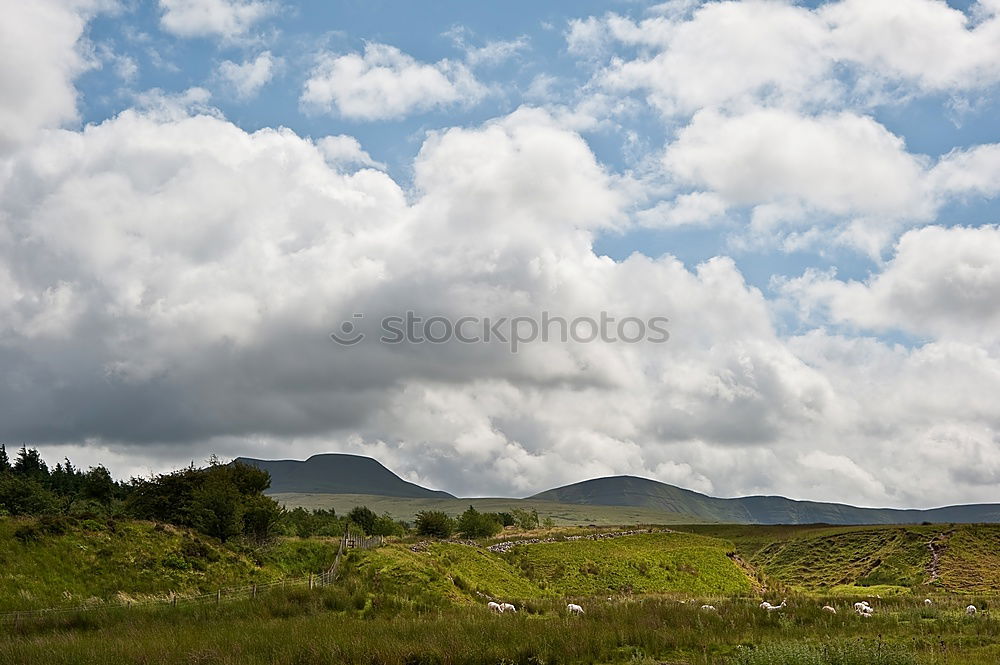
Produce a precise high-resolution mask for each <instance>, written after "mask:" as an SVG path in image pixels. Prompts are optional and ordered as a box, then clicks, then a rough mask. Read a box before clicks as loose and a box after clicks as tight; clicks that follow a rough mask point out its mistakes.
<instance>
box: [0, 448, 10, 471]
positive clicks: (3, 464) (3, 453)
mask: <svg viewBox="0 0 1000 665" xmlns="http://www.w3.org/2000/svg"><path fill="white" fill-rule="evenodd" d="M7 471H10V458H9V457H7V446H5V445H3V444H2V443H0V473H6V472H7Z"/></svg>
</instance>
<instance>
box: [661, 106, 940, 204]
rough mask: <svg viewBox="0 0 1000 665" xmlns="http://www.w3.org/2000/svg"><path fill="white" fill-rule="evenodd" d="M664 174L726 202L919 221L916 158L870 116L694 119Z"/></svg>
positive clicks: (706, 114)
mask: <svg viewBox="0 0 1000 665" xmlns="http://www.w3.org/2000/svg"><path fill="white" fill-rule="evenodd" d="M664 162H665V165H666V167H667V169H668V170H669V171H670V172H671V173H673V174H675V175H676V176H677V177H679V178H681V179H682V180H684V181H685V182H689V183H692V184H695V185H700V186H703V187H707V188H709V189H711V190H712V191H715V192H717V193H719V194H720V195H721V196H722V197H723V198H724V199H725V200H726V201H727V202H728V203H729V204H731V205H745V206H746V205H757V204H761V203H769V202H775V201H777V202H792V203H800V204H803V205H806V206H807V207H809V208H813V209H818V210H821V211H824V212H828V213H832V214H836V215H850V214H873V215H889V216H893V217H898V216H904V215H908V216H925V215H926V203H925V201H924V200H923V199H924V192H923V190H922V188H921V185H922V182H921V176H922V174H923V170H924V169H923V166H924V165H923V161H922V160H921V159H919V158H918V157H915V156H914V155H911V154H909V153H907V152H906V149H905V146H904V144H903V141H902V140H901V139H900V138H899V137H897V136H894V135H893V134H891V133H890V132H889V131H888V130H886V129H885V127H883V126H882V125H880V124H878V123H877V122H875V121H874V120H872V119H871V118H867V117H863V116H858V115H854V114H851V113H838V114H830V115H822V116H817V117H806V116H800V115H797V114H795V113H791V112H788V111H779V110H773V109H760V110H756V111H752V112H749V113H746V114H744V115H736V116H727V115H723V114H719V113H716V112H713V111H703V112H701V113H698V114H697V115H695V117H694V119H693V120H692V122H691V124H690V125H688V126H687V127H685V128H684V129H682V130H681V131H680V133H679V134H678V137H677V140H676V141H675V142H674V143H672V144H671V145H670V146H668V148H667V152H666V155H665V158H664Z"/></svg>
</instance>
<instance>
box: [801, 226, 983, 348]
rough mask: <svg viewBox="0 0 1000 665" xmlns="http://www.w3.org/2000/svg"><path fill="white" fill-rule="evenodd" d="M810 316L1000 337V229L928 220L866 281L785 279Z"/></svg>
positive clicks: (952, 335)
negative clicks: (933, 223) (934, 223)
mask: <svg viewBox="0 0 1000 665" xmlns="http://www.w3.org/2000/svg"><path fill="white" fill-rule="evenodd" d="M782 290H783V292H784V293H785V295H786V296H787V297H789V298H790V299H792V300H793V301H794V302H795V303H796V304H797V305H798V306H799V307H800V308H801V309H802V310H803V311H804V313H805V315H806V316H811V315H813V314H814V313H815V314H822V315H825V316H826V317H828V318H829V319H830V320H831V321H833V322H835V323H838V324H848V325H852V326H857V327H859V328H862V329H866V330H876V331H883V332H884V331H888V330H903V331H906V332H909V333H912V334H916V335H927V336H932V337H935V338H938V339H953V340H955V339H957V340H972V341H986V342H996V341H998V340H1000V334H998V332H997V331H1000V229H998V228H997V227H995V226H986V227H980V228H966V227H953V228H944V227H940V226H929V227H924V228H921V229H916V230H913V231H909V232H907V233H906V234H905V235H903V237H902V238H901V239H900V240H899V243H898V245H897V246H896V251H895V255H894V256H893V258H892V259H891V260H890V261H889V262H888V263H887V264H886V266H885V268H884V269H883V270H882V271H881V272H879V273H878V274H876V275H873V276H872V277H871V278H870V279H869V280H867V281H865V282H858V281H850V282H844V281H840V280H837V279H835V278H834V277H833V276H831V275H824V274H820V273H816V272H809V273H807V274H806V275H804V276H802V277H800V278H797V279H793V280H789V281H787V282H785V283H784V284H783V285H782Z"/></svg>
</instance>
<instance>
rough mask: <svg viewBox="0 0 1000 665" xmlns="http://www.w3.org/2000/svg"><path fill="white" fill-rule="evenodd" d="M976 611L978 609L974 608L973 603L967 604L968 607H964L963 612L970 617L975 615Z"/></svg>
mask: <svg viewBox="0 0 1000 665" xmlns="http://www.w3.org/2000/svg"><path fill="white" fill-rule="evenodd" d="M976 612H978V610H977V609H976V606H975V605H969V606H968V607H966V608H965V613H966V614H967V615H969V616H970V617H971V616H975V614H976Z"/></svg>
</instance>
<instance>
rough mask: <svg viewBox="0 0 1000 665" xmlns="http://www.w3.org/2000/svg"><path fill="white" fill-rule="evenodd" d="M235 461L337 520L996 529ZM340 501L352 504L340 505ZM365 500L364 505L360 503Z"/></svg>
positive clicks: (343, 462)
mask: <svg viewBox="0 0 1000 665" xmlns="http://www.w3.org/2000/svg"><path fill="white" fill-rule="evenodd" d="M236 461H239V462H243V463H245V464H251V465H253V466H257V467H259V468H262V469H265V470H267V471H268V472H269V473H270V474H271V487H270V489H269V490H268V493H269V494H271V495H272V496H274V497H275V498H276V499H278V500H279V501H281V502H282V503H284V504H285V505H286V506H289V507H295V506H302V507H305V508H334V509H336V510H337V511H338V512H346V511H347V510H350V508H352V507H353V506H355V505H368V507H369V508H372V509H373V510H375V511H376V512H378V513H383V512H388V513H389V514H390V515H392V516H393V517H394V518H396V519H403V520H411V519H413V516H414V515H415V514H416V513H417V512H419V511H421V510H444V511H445V512H450V513H454V514H458V513H460V512H461V511H462V510H465V508H467V507H468V506H469V504H470V503H471V504H472V505H475V506H476V508H477V509H478V510H488V511H496V510H508V509H510V508H515V507H519V508H531V507H535V508H537V509H538V510H539V512H543V510H544V512H546V513H547V514H548V515H549V516H551V517H552V518H553V519H554V520H556V522H557V523H560V524H598V525H601V524H628V523H632V524H635V523H639V522H641V523H649V524H667V523H678V522H690V523H696V522H702V523H717V522H723V523H733V524H834V525H853V524H872V525H874V524H921V523H923V522H927V523H948V522H955V523H968V524H973V523H1000V504H969V505H958V506H944V507H941V508H933V509H929V510H916V509H897V508H861V507H857V506H850V505H847V504H842V503H825V502H820V501H797V500H794V499H787V498H785V497H781V496H747V497H736V498H728V499H727V498H718V497H711V496H707V495H705V494H701V493H699V492H695V491H692V490H687V489H683V488H681V487H675V486H673V485H668V484H666V483H661V482H659V481H656V480H650V479H648V478H639V477H635V476H612V477H607V478H596V479H593V480H585V481H582V482H579V483H573V484H571V485H566V486H563V487H557V488H554V489H550V490H546V491H544V492H540V493H538V494H535V495H532V496H530V497H527V498H526V499H515V498H467V499H460V498H456V497H455V496H453V495H451V494H449V493H447V492H443V491H440V490H431V489H426V488H424V487H421V486H419V485H416V484H414V483H410V482H407V481H405V480H403V479H402V478H400V477H399V476H397V475H396V474H394V473H393V472H391V471H390V470H389V469H387V468H385V467H384V466H382V464H380V463H379V462H377V461H376V460H374V459H371V458H369V457H360V456H357V455H344V454H339V453H329V454H323V455H313V456H312V457H310V458H309V459H307V460H305V461H298V460H258V459H253V458H247V457H240V458H237V460H236ZM345 495H354V496H352V497H351V498H345ZM362 496H363V497H365V498H364V499H361V498H360V497H362ZM372 497H383V498H382V499H375V498H372ZM387 498H391V499H394V500H388V499H387ZM352 502H353V503H352ZM373 504H377V505H373ZM573 506H576V507H573Z"/></svg>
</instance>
